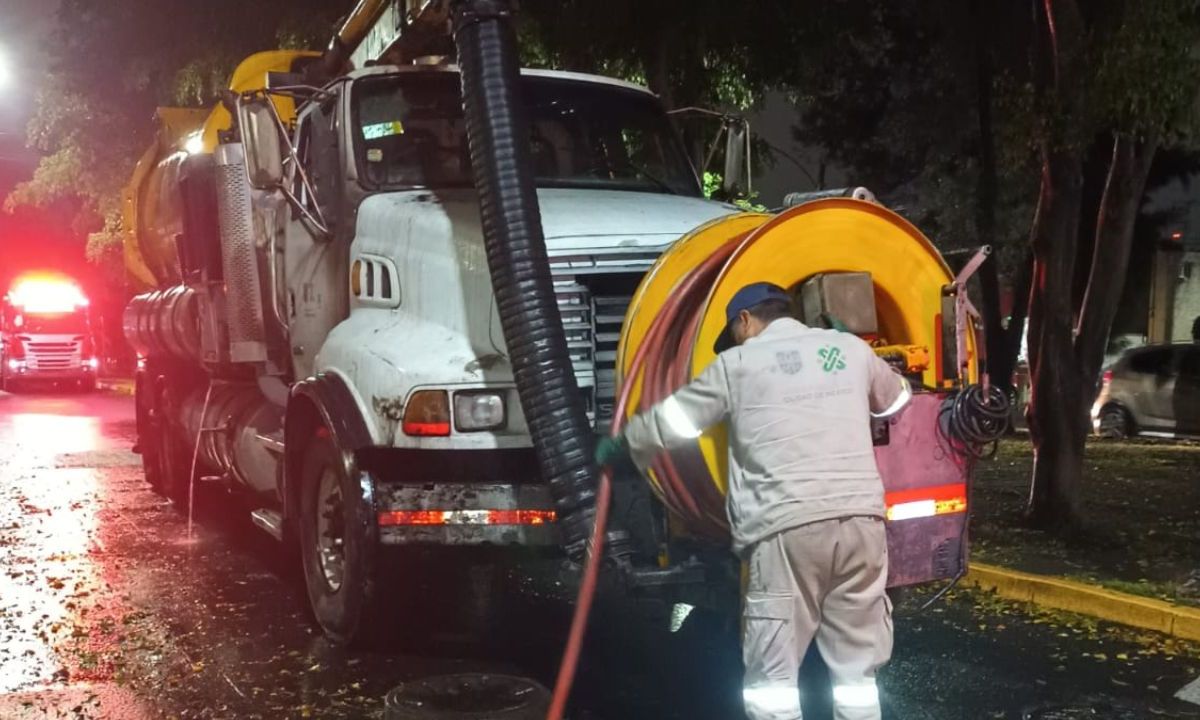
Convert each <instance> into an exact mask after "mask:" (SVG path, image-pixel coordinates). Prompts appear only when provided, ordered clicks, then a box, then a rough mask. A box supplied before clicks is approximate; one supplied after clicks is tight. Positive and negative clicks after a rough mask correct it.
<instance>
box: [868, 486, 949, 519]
mask: <svg viewBox="0 0 1200 720" xmlns="http://www.w3.org/2000/svg"><path fill="white" fill-rule="evenodd" d="M885 501H886V503H887V519H888V520H893V521H894V520H913V519H916V518H925V517H934V516H936V515H950V514H953V513H962V512H966V511H967V486H966V485H965V484H963V483H954V484H951V485H937V486H934V487H923V488H914V489H912V490H898V491H896V492H890V493H888V494H887V497H886V500H885Z"/></svg>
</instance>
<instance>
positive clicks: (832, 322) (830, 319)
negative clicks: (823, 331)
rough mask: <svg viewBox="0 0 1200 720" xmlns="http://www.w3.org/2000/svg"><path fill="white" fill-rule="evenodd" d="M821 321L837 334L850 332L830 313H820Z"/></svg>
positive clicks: (844, 324)
mask: <svg viewBox="0 0 1200 720" xmlns="http://www.w3.org/2000/svg"><path fill="white" fill-rule="evenodd" d="M821 319H822V320H824V321H825V324H827V325H828V326H829V329H830V330H837V331H838V332H850V328H848V327H846V323H844V322H842V321H841V320H839V319H838V318H837V317H836V316H834V315H833V314H831V313H821Z"/></svg>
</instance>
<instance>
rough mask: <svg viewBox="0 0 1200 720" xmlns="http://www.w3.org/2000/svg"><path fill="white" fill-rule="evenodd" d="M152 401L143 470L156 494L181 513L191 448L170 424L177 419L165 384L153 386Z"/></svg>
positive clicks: (183, 508) (185, 499) (187, 489)
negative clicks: (173, 418) (169, 502)
mask: <svg viewBox="0 0 1200 720" xmlns="http://www.w3.org/2000/svg"><path fill="white" fill-rule="evenodd" d="M153 387H154V391H153V396H152V398H151V403H152V405H151V411H150V412H149V416H150V417H149V421H148V422H147V423H146V425H147V428H148V429H149V433H148V434H149V437H147V438H146V440H145V441H144V442H143V443H142V466H143V467H144V468H146V480H147V481H149V483H150V486H151V487H153V488H154V490H155V492H157V493H159V494H160V495H162V496H164V497H166V498H167V499H168V500H170V501H171V503H172V504H173V505H174V506H175V507H176V509H178V510H181V511H186V510H187V505H188V493H189V491H190V488H189V482H188V481H189V479H190V473H191V470H192V462H191V461H192V455H191V452H190V450H191V448H189V447H188V446H187V444H186V443H185V442H183V441H182V440H181V439H180V433H179V432H178V431H177V428H176V427H175V426H174V425H173V424H172V423H171V418H172V417H176V416H177V415H176V413H175V409H174V406H173V405H172V403H171V396H170V392H169V391H168V390H167V388H166V385H165V383H162V382H158V383H154V386H153Z"/></svg>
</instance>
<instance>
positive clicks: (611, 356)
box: [554, 280, 633, 431]
mask: <svg viewBox="0 0 1200 720" xmlns="http://www.w3.org/2000/svg"><path fill="white" fill-rule="evenodd" d="M554 289H555V294H556V295H557V296H558V310H559V313H560V314H561V315H562V319H563V330H564V332H565V334H566V337H567V351H568V352H569V353H570V356H571V365H572V367H573V368H574V369H575V380H576V382H577V383H579V389H580V391H581V392H582V393H583V396H584V403H585V405H586V406H587V413H588V419H589V420H591V421H592V424H593V425H594V426H595V427H596V429H597V430H601V431H603V430H607V429H608V426H609V423H611V422H612V416H613V402H614V399H615V398H616V392H617V344H618V343H619V342H620V340H621V324H622V323H623V322H624V320H625V311H626V310H627V309H628V308H629V303H630V301H631V300H632V299H633V297H632V296H630V295H615V296H614V295H593V294H592V292H591V290H590V289H588V287H587V286H585V285H581V284H579V283H577V282H575V281H574V280H559V281H556V282H555V284H554Z"/></svg>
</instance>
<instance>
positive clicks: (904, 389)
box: [871, 378, 912, 418]
mask: <svg viewBox="0 0 1200 720" xmlns="http://www.w3.org/2000/svg"><path fill="white" fill-rule="evenodd" d="M909 400H912V389H911V388H910V387H909V386H908V381H907V380H905V379H904V378H900V395H899V396H898V397H897V398H896V401H895V402H893V403H892V404H891V405H889V406H888V408H887V410H884V411H883V412H881V413H871V417H875V418H885V417H891V416H892V415H895V414H896V413H898V412H900V410H901V409H902V408H903V407H904V406H905V405H907V404H908V401H909Z"/></svg>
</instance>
